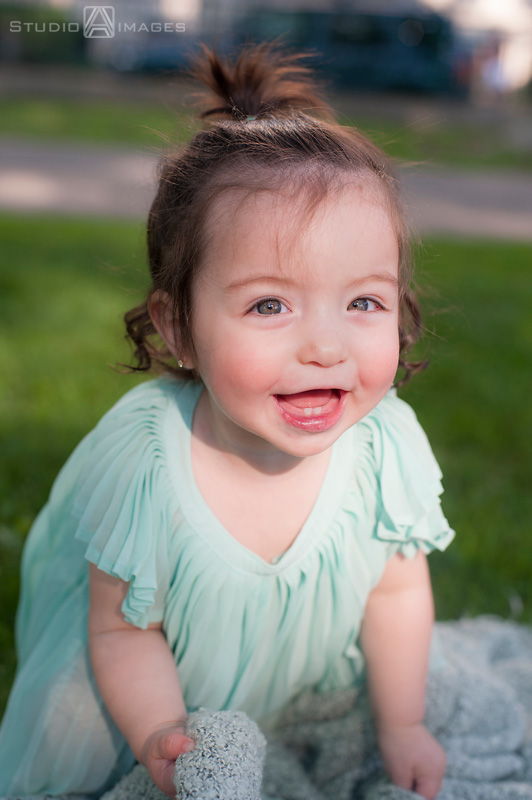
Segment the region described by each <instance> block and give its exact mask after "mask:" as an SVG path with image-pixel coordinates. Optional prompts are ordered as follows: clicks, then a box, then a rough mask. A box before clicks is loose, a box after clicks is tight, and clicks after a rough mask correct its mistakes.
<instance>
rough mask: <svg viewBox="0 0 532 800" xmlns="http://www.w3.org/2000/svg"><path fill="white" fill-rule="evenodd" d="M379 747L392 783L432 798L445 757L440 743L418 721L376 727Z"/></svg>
mask: <svg viewBox="0 0 532 800" xmlns="http://www.w3.org/2000/svg"><path fill="white" fill-rule="evenodd" d="M379 747H380V751H381V755H382V760H383V762H384V767H385V769H386V772H387V773H388V775H389V776H390V778H391V780H392V782H393V783H395V784H396V785H397V786H401V787H402V788H403V789H409V790H410V791H414V792H417V794H420V795H421V796H422V797H425V798H426V800H433V798H435V797H436V795H437V794H438V792H439V791H440V789H441V785H442V781H443V776H444V774H445V767H446V757H445V751H444V749H443V747H442V746H441V745H440V744H439V742H437V741H436V739H435V738H434V737H433V736H431V734H430V733H429V732H428V730H427V729H426V728H425V726H424V725H422V724H421V723H419V724H416V725H397V726H391V727H383V728H382V729H380V730H379Z"/></svg>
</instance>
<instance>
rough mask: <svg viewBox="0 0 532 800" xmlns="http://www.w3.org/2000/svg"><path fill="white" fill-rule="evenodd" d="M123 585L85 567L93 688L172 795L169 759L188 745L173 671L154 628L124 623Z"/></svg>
mask: <svg viewBox="0 0 532 800" xmlns="http://www.w3.org/2000/svg"><path fill="white" fill-rule="evenodd" d="M127 590H128V584H127V583H124V581H121V580H119V579H118V578H113V577H111V576H110V575H107V574H106V573H105V572H102V571H101V570H99V569H97V568H96V567H95V566H94V565H92V564H91V565H90V611H89V646H90V655H91V661H92V666H93V669H94V674H95V676H96V681H97V683H98V688H99V689H100V692H101V695H102V697H103V700H104V702H105V705H106V706H107V708H108V710H109V712H110V714H111V716H112V717H113V719H114V721H115V722H116V724H117V725H118V727H119V729H120V730H121V732H122V733H123V735H124V737H125V738H126V740H127V742H128V744H129V746H130V747H131V750H132V751H133V754H134V756H135V758H136V759H137V760H138V761H140V762H141V763H142V764H144V765H145V766H146V768H147V769H148V771H149V773H150V775H151V777H152V780H153V781H154V783H155V784H156V785H157V786H158V787H159V789H161V790H162V791H163V792H165V793H166V794H168V795H170V796H172V797H175V786H174V782H173V776H174V767H175V760H176V758H177V756H179V755H180V754H181V753H183V752H186V751H187V749H188V750H190V749H192V747H193V742H192V740H190V739H188V737H186V736H185V723H186V717H187V711H186V707H185V703H184V701H183V695H182V694H181V688H180V686H179V680H178V677H177V669H176V665H175V662H174V658H173V655H172V653H171V651H170V649H169V647H168V644H167V642H166V639H165V638H164V635H163V633H162V630H161V626H160V624H156V625H149V626H148V629H147V630H141V629H140V628H136V627H134V626H133V625H130V624H129V623H127V622H126V621H125V620H124V617H123V614H122V612H121V610H120V609H121V606H122V602H123V600H124V597H125V595H126V593H127Z"/></svg>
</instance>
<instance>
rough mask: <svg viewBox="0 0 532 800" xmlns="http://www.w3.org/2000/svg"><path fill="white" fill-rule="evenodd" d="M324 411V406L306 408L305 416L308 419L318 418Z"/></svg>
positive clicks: (304, 410)
mask: <svg viewBox="0 0 532 800" xmlns="http://www.w3.org/2000/svg"><path fill="white" fill-rule="evenodd" d="M322 411H323V406H316V407H315V408H304V409H303V414H304V415H305V416H306V417H312V416H318V415H319V414H321V413H322Z"/></svg>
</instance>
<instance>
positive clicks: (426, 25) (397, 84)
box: [233, 7, 465, 92]
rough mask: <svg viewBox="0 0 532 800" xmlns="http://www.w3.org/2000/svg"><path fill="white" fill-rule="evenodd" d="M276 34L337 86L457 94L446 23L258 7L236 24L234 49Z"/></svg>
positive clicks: (426, 15) (425, 17) (436, 18)
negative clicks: (305, 55) (307, 55)
mask: <svg viewBox="0 0 532 800" xmlns="http://www.w3.org/2000/svg"><path fill="white" fill-rule="evenodd" d="M279 36H281V37H282V41H283V43H284V44H286V45H287V46H288V47H293V48H296V49H298V50H305V51H308V52H310V53H311V60H310V63H311V65H312V66H314V67H316V68H317V69H318V70H319V72H320V74H321V75H323V76H324V77H325V78H326V79H327V80H329V81H330V82H331V83H332V84H334V85H336V86H338V87H340V88H356V89H368V90H381V91H382V90H406V91H423V92H457V91H461V90H462V89H463V88H465V87H462V85H461V83H462V77H461V76H462V75H463V71H462V72H461V73H459V71H458V70H457V69H456V63H455V60H456V59H455V53H456V36H455V33H454V30H453V27H452V25H451V23H450V22H449V20H447V19H445V18H444V17H442V16H440V15H439V14H436V13H433V12H431V11H430V10H427V11H426V12H425V11H424V10H423V9H422V8H421V7H418V8H417V9H416V11H415V12H413V13H411V14H407V13H403V14H399V13H384V12H383V13H369V12H365V13H359V12H354V11H338V12H321V11H302V12H301V11H298V12H295V11H280V10H279V11H276V10H275V11H274V10H271V9H266V8H265V9H260V10H258V11H254V12H253V13H249V14H247V15H245V16H243V17H242V18H241V19H240V20H239V21H238V22H237V23H236V25H235V28H234V30H233V37H234V42H235V45H237V46H238V45H241V44H243V43H247V42H261V41H269V40H272V39H275V38H277V37H279Z"/></svg>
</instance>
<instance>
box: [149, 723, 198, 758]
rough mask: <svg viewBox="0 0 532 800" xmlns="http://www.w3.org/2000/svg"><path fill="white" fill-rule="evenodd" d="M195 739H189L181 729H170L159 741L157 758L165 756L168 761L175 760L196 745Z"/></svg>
mask: <svg viewBox="0 0 532 800" xmlns="http://www.w3.org/2000/svg"><path fill="white" fill-rule="evenodd" d="M195 744H196V743H195V742H194V740H193V739H189V737H188V736H185V734H184V733H182V731H180V730H174V731H168V732H167V733H165V734H164V735H163V736H161V738H160V739H159V742H158V748H157V750H158V752H157V753H156V754H155V755H156V758H164V759H167V760H168V761H175V760H176V758H177V757H178V756H180V755H183V753H189V752H190V751H191V750H193V749H194V747H195Z"/></svg>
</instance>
